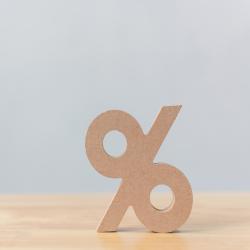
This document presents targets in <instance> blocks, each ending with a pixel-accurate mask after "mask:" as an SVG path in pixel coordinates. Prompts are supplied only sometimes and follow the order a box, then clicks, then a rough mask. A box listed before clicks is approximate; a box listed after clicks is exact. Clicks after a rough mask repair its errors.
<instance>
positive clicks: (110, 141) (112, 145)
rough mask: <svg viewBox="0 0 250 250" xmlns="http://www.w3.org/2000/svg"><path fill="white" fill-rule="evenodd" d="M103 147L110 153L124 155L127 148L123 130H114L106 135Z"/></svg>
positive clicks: (115, 155)
mask: <svg viewBox="0 0 250 250" xmlns="http://www.w3.org/2000/svg"><path fill="white" fill-rule="evenodd" d="M103 147H104V150H105V151H106V153H108V154H109V155H111V156H113V157H119V156H121V155H123V154H124V153H125V151H126V149H127V140H126V137H125V136H124V135H123V134H122V133H121V132H119V131H117V130H112V131H110V132H108V133H107V134H106V135H105V137H104V139H103Z"/></svg>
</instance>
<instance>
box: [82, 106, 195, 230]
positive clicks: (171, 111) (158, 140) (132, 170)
mask: <svg viewBox="0 0 250 250" xmlns="http://www.w3.org/2000/svg"><path fill="white" fill-rule="evenodd" d="M180 108H181V106H168V107H163V108H162V109H161V111H160V113H159V115H158V116H157V118H156V120H155V122H154V124H153V126H152V128H151V129H150V131H149V133H148V134H146V135H145V134H144V133H143V131H142V129H141V127H140V125H139V124H138V122H137V121H136V119H135V118H133V117H132V116H131V115H129V114H128V113H125V112H123V111H119V110H110V111H107V112H104V113H102V114H101V115H99V116H98V117H97V118H96V119H95V120H94V121H93V122H92V123H91V125H90V127H89V129H88V131H87V135H86V153H87V156H88V158H89V161H90V162H91V164H92V165H93V166H94V168H95V169H96V170H97V171H98V172H99V173H101V174H102V175H104V176H108V177H112V178H122V182H121V185H120V188H119V190H118V192H117V194H116V195H115V197H114V198H113V200H112V203H111V205H110V207H109V208H108V210H107V211H106V213H105V215H104V217H103V219H102V221H101V223H100V225H99V227H98V229H97V231H98V232H108V231H116V230H117V227H118V225H119V223H120V221H121V219H122V217H123V215H124V214H125V212H126V210H127V208H128V207H129V206H132V207H133V208H134V211H135V214H136V216H137V217H138V218H139V220H140V221H141V222H142V223H143V224H144V225H145V226H146V227H147V228H148V229H149V230H151V231H154V232H172V231H174V230H176V229H177V228H178V227H180V226H181V225H182V224H183V223H184V222H185V221H186V220H187V218H188V216H189V214H190V212H191V209H192V203H193V196H192V189H191V186H190V184H189V182H188V180H187V178H186V177H185V175H184V174H183V173H182V172H181V171H180V170H178V169H177V168H175V167H173V166H170V165H169V164H165V163H153V160H154V158H155V155H156V154H157V152H158V150H159V148H160V146H161V144H162V142H163V140H164V138H165V137H166V135H167V133H168V131H169V129H170V127H171V125H172V124H173V122H174V120H175V118H176V116H177V114H178V113H179V110H180ZM112 130H117V131H119V132H121V133H123V134H124V135H125V137H126V139H127V149H126V151H125V153H124V154H123V155H121V156H120V157H112V156H110V155H109V154H107V153H106V152H105V150H104V148H103V139H104V136H105V135H106V134H107V133H108V132H110V131H112ZM161 184H163V185H167V186H169V187H170V188H171V190H172V193H173V195H174V199H173V201H172V204H171V205H170V206H169V207H168V208H167V209H165V210H159V209H157V208H155V207H153V206H152V204H151V202H150V192H151V190H152V189H153V188H154V187H155V186H158V185H161Z"/></svg>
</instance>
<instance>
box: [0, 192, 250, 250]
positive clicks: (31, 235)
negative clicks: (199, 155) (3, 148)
mask: <svg viewBox="0 0 250 250" xmlns="http://www.w3.org/2000/svg"><path fill="white" fill-rule="evenodd" d="M111 197H112V195H111V194H82V195H47V196H45V195H36V196H30V195H25V196H24V195H22V196H16V195H15V196H14V195H1V196H0V249H4V250H8V249H12V250H15V249H18V250H20V249H25V250H32V249H40V250H42V249H43V250H48V249H53V250H55V249H62V250H65V249H67V250H68V249H106V250H113V249H116V250H117V249H118V250H119V249H141V250H142V249H143V250H147V249H154V250H156V249H175V250H185V249H192V250H195V249H199V250H201V249H209V250H211V249H220V250H223V249H234V250H235V249H240V250H244V249H247V250H249V249H250V193H202V194H195V195H194V207H193V210H192V213H191V216H190V218H189V219H188V221H187V222H186V224H185V225H183V226H182V227H181V228H180V229H179V231H178V232H176V233H165V234H160V233H151V232H148V231H147V229H145V228H144V226H143V225H142V224H141V223H140V222H139V221H138V219H137V218H136V216H135V214H134V213H133V210H132V209H131V208H130V209H129V210H128V211H127V213H126V214H125V217H124V219H123V220H122V222H121V225H120V228H119V231H118V232H116V233H96V231H95V228H96V226H97V224H98V221H99V220H100V218H101V217H102V216H103V213H104V211H105V209H106V208H107V206H108V205H109V203H110V199H111ZM159 199H160V198H159Z"/></svg>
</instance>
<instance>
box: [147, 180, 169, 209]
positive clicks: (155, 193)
mask: <svg viewBox="0 0 250 250" xmlns="http://www.w3.org/2000/svg"><path fill="white" fill-rule="evenodd" d="M150 201H151V204H152V206H153V207H154V208H155V209H157V210H161V211H164V210H167V209H169V207H170V206H171V205H172V203H173V201H174V195H173V192H172V190H171V188H169V187H168V186H167V185H158V186H155V187H154V188H153V189H152V190H151V192H150Z"/></svg>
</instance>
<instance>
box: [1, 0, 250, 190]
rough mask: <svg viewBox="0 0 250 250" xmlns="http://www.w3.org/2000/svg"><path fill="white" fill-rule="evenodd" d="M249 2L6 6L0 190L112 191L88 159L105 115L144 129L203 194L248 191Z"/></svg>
mask: <svg viewBox="0 0 250 250" xmlns="http://www.w3.org/2000/svg"><path fill="white" fill-rule="evenodd" d="M249 13H250V1H248V0H237V1H236V0H234V1H233V0H231V1H230V0H209V1H208V0H207V1H205V0H188V1H187V0H178V1H175V0H171V1H165V0H162V1H157V0H156V1H149V0H148V1H134V0H129V1H119V0H118V1H117V0H106V1H103V0H99V1H96V0H89V1H80V0H79V1H76V0H73V1H72V0H70V1H69V0H68V1H62V0H60V1H59V0H58V1H56V0H41V1H32V0H30V1H28V0H23V1H11V0H1V1H0V87H1V89H0V102H1V106H0V111H1V120H0V139H1V140H0V151H1V156H0V170H1V173H0V192H1V193H5V192H6V193H7V192H8V193H25V192H44V193H46V192H82V191H108V190H115V189H116V188H117V184H118V182H119V180H112V179H109V178H106V177H104V176H101V175H99V174H98V173H97V172H96V171H95V170H94V169H93V168H92V167H91V166H90V164H89V162H88V160H87V158H86V156H85V155H84V153H83V135H84V132H85V131H86V129H87V127H88V125H89V123H90V122H91V120H92V119H93V118H94V117H95V116H96V115H98V114H99V113H100V112H102V111H105V110H107V109H113V108H116V109H123V110H126V111H128V112H130V113H131V114H132V115H134V116H135V117H136V118H137V119H138V121H139V122H140V124H141V126H142V127H143V129H144V130H145V131H147V130H148V129H149V128H150V126H151V124H152V122H153V119H154V117H155V116H156V114H157V112H158V111H159V109H160V108H161V106H163V105H169V104H179V103H180V104H182V105H183V109H182V111H181V113H180V115H179V116H178V119H177V120H176V122H175V124H174V127H173V128H172V130H171V132H170V134H169V135H168V137H167V140H165V142H164V144H163V145H162V147H161V150H160V151H159V154H158V155H157V159H158V160H160V161H163V162H168V163H171V164H173V165H176V166H177V167H178V168H180V169H181V170H182V171H184V172H185V174H186V175H187V176H188V178H189V179H190V181H191V183H192V185H193V187H194V189H195V190H249V189H250V154H249V150H250V131H249V127H250V113H249V107H250V98H249V96H250V15H249Z"/></svg>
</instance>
